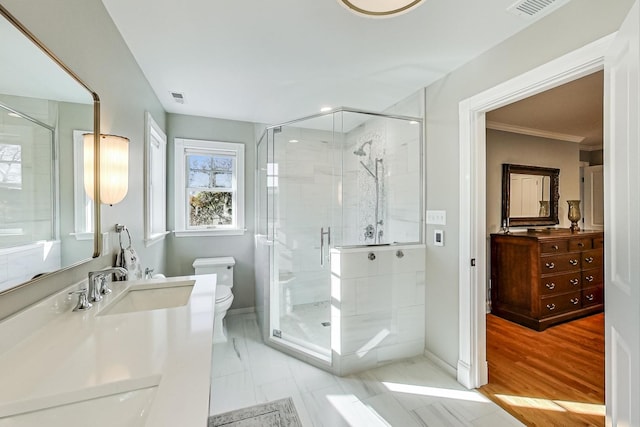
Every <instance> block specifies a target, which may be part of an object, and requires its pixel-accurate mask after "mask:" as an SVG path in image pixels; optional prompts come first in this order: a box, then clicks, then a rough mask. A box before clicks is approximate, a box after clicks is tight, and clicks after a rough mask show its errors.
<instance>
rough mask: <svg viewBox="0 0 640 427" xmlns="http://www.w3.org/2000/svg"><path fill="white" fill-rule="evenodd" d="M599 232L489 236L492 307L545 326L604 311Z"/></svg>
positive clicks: (498, 312) (528, 323)
mask: <svg viewBox="0 0 640 427" xmlns="http://www.w3.org/2000/svg"><path fill="white" fill-rule="evenodd" d="M603 246H604V234H603V233H602V232H601V231H580V232H576V233H571V232H570V231H569V230H553V231H548V232H527V233H513V234H492V235H491V312H492V313H493V314H495V315H497V316H500V317H503V318H505V319H508V320H511V321H513V322H516V323H519V324H521V325H523V326H527V327H529V328H532V329H535V330H537V331H542V330H544V329H546V328H547V327H549V326H551V325H555V324H557V323H560V322H565V321H567V320H571V319H575V318H577V317H581V316H586V315H588V314H593V313H597V312H600V311H602V310H603V309H604V301H603V296H604V292H603V264H604V260H603V250H604V248H603Z"/></svg>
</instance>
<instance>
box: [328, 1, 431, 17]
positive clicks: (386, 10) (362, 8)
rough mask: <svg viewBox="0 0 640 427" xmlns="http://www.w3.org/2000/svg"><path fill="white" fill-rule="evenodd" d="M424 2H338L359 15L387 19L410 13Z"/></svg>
mask: <svg viewBox="0 0 640 427" xmlns="http://www.w3.org/2000/svg"><path fill="white" fill-rule="evenodd" d="M423 1H424V0H338V3H340V4H342V5H343V6H346V7H347V8H349V9H350V10H351V11H352V12H354V13H357V14H359V15H365V16H370V17H376V16H377V17H386V16H392V15H397V14H400V13H405V12H408V11H409V10H411V9H413V8H415V7H417V6H418V5H420V4H421V3H422V2H423Z"/></svg>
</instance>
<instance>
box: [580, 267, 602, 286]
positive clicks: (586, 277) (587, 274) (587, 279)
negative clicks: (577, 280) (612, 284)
mask: <svg viewBox="0 0 640 427" xmlns="http://www.w3.org/2000/svg"><path fill="white" fill-rule="evenodd" d="M596 285H602V269H601V268H594V269H593V270H584V271H583V272H582V287H583V288H588V287H591V286H596Z"/></svg>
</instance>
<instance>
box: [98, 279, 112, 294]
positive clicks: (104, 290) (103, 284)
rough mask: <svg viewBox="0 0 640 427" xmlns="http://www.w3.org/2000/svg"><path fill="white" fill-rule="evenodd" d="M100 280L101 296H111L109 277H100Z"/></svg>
mask: <svg viewBox="0 0 640 427" xmlns="http://www.w3.org/2000/svg"><path fill="white" fill-rule="evenodd" d="M98 280H100V294H101V295H109V294H110V293H111V289H110V288H109V281H108V280H107V276H100V278H99V279H98Z"/></svg>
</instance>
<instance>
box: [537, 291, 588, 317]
mask: <svg viewBox="0 0 640 427" xmlns="http://www.w3.org/2000/svg"><path fill="white" fill-rule="evenodd" d="M581 305H582V294H581V292H580V291H577V292H569V293H566V294H562V295H558V296H553V297H545V298H541V299H540V317H548V316H555V315H556V314H560V313H566V312H567V311H572V310H575V309H578V308H580V307H581Z"/></svg>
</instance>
